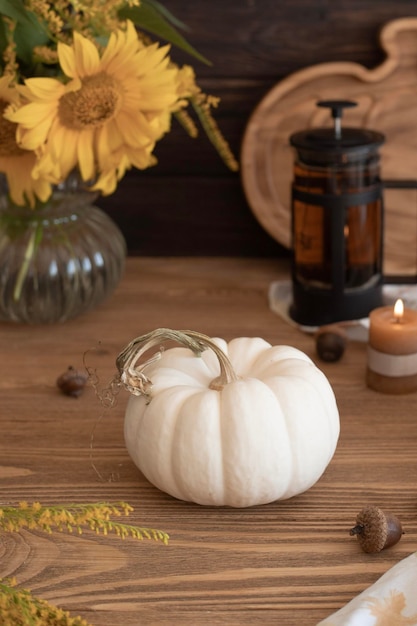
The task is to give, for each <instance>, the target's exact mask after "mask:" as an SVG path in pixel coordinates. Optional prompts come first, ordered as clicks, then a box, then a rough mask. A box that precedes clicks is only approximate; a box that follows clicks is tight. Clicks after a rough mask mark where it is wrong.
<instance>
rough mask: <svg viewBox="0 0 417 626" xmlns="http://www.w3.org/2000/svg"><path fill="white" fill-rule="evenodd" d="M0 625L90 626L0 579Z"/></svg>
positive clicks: (12, 580)
mask: <svg viewBox="0 0 417 626" xmlns="http://www.w3.org/2000/svg"><path fill="white" fill-rule="evenodd" d="M0 624H4V625H6V624H10V626H11V625H13V626H91V624H89V623H88V622H87V621H86V620H85V619H82V618H81V617H71V615H70V613H69V612H68V611H64V610H63V609H60V608H58V607H56V606H54V605H52V604H50V603H49V602H47V601H46V600H42V599H40V598H37V597H36V596H34V595H32V593H31V592H30V591H29V590H28V589H20V588H19V589H18V588H16V581H15V580H14V579H13V578H12V579H7V578H0Z"/></svg>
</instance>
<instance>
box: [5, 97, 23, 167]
mask: <svg viewBox="0 0 417 626" xmlns="http://www.w3.org/2000/svg"><path fill="white" fill-rule="evenodd" d="M8 106H9V102H6V100H2V99H1V98H0V156H2V157H10V156H18V155H20V154H23V152H24V150H22V149H21V148H19V146H18V145H17V143H16V124H15V123H14V122H9V120H5V119H4V117H3V113H4V111H5V109H6V108H7V107H8Z"/></svg>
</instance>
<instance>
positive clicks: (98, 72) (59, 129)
mask: <svg viewBox="0 0 417 626" xmlns="http://www.w3.org/2000/svg"><path fill="white" fill-rule="evenodd" d="M168 51H169V46H164V47H159V46H158V44H153V45H150V46H145V45H144V44H143V43H142V42H141V41H140V40H139V38H138V35H137V32H136V30H135V27H134V25H133V24H132V23H131V22H129V21H128V22H127V23H126V29H125V30H117V31H114V32H113V33H112V34H111V35H110V37H109V41H108V44H107V46H106V47H105V49H104V51H103V53H102V54H101V55H100V52H99V50H98V48H97V47H96V45H95V44H94V43H93V42H92V41H90V40H88V39H86V38H85V37H83V36H82V35H80V34H79V33H77V32H74V35H73V44H72V45H67V44H64V43H59V44H58V58H59V64H60V67H61V69H62V72H63V73H64V74H65V76H66V81H65V82H63V81H60V80H58V79H56V78H29V79H28V80H26V81H25V84H24V85H21V86H20V87H19V86H18V87H17V89H18V90H19V91H20V93H21V95H22V96H23V97H24V98H25V99H26V101H27V102H28V103H27V104H24V105H23V106H22V107H21V108H20V109H18V110H17V111H15V112H11V113H10V114H8V115H7V118H8V119H9V120H10V121H12V122H14V123H17V124H18V130H17V137H18V141H19V145H20V146H21V147H22V148H24V149H26V150H36V151H38V153H39V155H40V156H39V158H38V162H37V165H36V168H35V174H34V175H36V176H38V177H39V178H40V179H41V178H45V177H46V178H47V179H48V180H49V181H50V182H51V183H56V182H59V181H61V180H63V179H65V178H66V177H67V176H68V174H69V173H70V172H71V171H72V170H73V169H74V168H76V167H78V169H79V172H80V175H81V178H82V179H83V180H84V181H86V182H88V181H95V182H96V188H99V189H101V190H102V191H103V193H105V194H109V193H112V192H113V191H114V188H115V185H116V183H117V180H119V179H120V178H121V177H122V176H123V174H124V173H125V171H126V170H127V169H129V168H130V167H132V166H134V167H136V168H139V169H145V168H147V167H149V166H150V165H152V164H153V163H154V162H155V158H154V157H153V155H152V151H153V149H154V147H155V143H156V142H157V141H158V140H159V139H160V138H161V137H162V135H163V134H165V133H166V132H167V131H168V130H169V119H170V114H171V112H172V111H173V110H175V108H176V106H177V102H178V98H179V96H178V69H177V68H175V67H173V66H172V65H171V64H170V58H169V56H168Z"/></svg>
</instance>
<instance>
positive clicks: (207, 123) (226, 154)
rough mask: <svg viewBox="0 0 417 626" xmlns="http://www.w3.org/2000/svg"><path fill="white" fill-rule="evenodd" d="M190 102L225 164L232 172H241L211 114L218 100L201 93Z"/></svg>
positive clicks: (193, 96)
mask: <svg viewBox="0 0 417 626" xmlns="http://www.w3.org/2000/svg"><path fill="white" fill-rule="evenodd" d="M190 102H191V105H192V107H193V109H194V111H195V112H196V114H197V116H198V119H199V120H200V123H201V125H202V127H203V128H204V131H205V133H206V135H207V137H208V138H209V140H210V141H211V143H212V144H213V146H214V147H215V148H216V150H217V152H218V153H219V155H220V157H221V158H222V159H223V161H224V163H225V164H226V165H227V167H228V168H229V169H230V170H232V172H237V171H238V170H239V164H238V162H237V160H236V159H235V157H234V155H233V152H232V151H231V149H230V146H229V144H228V143H227V141H226V140H225V138H224V137H223V135H222V133H221V131H220V129H219V127H218V125H217V122H216V120H215V119H214V117H213V116H212V114H211V110H210V109H211V107H212V106H217V104H218V98H214V97H213V96H210V95H207V94H205V93H203V92H202V91H200V92H199V93H196V94H193V95H192V96H191V98H190Z"/></svg>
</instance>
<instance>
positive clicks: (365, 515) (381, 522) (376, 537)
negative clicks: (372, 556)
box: [349, 506, 403, 552]
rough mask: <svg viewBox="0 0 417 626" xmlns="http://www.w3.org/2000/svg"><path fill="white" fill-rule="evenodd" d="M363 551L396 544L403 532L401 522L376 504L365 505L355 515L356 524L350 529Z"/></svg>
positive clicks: (382, 548)
mask: <svg viewBox="0 0 417 626" xmlns="http://www.w3.org/2000/svg"><path fill="white" fill-rule="evenodd" d="M349 532H350V535H356V537H357V539H358V541H359V543H360V546H361V548H362V550H363V551H364V552H381V550H384V549H385V548H389V547H390V546H393V545H394V544H396V543H397V542H398V541H399V540H400V539H401V536H402V534H403V529H402V525H401V522H400V521H399V519H398V518H397V517H395V515H392V513H385V512H384V511H383V510H382V509H380V508H379V507H377V506H366V507H364V508H363V509H362V510H361V511H360V512H359V513H358V515H357V516H356V526H355V527H354V528H351V529H350V531H349Z"/></svg>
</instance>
